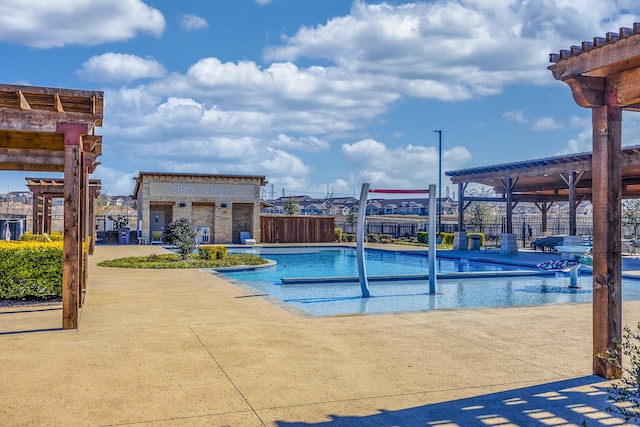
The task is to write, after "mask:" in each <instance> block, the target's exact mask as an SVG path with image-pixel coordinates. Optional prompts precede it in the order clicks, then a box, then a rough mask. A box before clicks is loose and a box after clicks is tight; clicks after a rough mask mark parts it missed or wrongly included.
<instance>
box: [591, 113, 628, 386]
mask: <svg viewBox="0 0 640 427" xmlns="http://www.w3.org/2000/svg"><path fill="white" fill-rule="evenodd" d="M592 120H593V200H592V203H593V354H594V356H593V373H594V374H596V375H599V376H601V377H603V378H620V376H621V375H622V372H621V371H620V369H619V368H618V367H616V366H614V365H613V364H611V363H607V362H606V361H605V360H602V359H601V358H600V357H598V356H597V355H598V354H606V353H607V349H609V348H615V347H616V342H620V340H621V338H622V336H621V335H622V306H621V302H622V252H621V244H622V241H621V233H620V230H621V225H622V222H621V208H622V203H621V198H622V177H621V170H620V150H621V148H622V136H621V133H622V132H621V129H622V110H621V109H620V108H619V107H612V106H608V105H604V106H602V107H598V108H595V109H594V110H593V111H592ZM617 361H618V362H619V363H620V362H622V356H621V355H619V356H618V360H617ZM619 363H618V364H619Z"/></svg>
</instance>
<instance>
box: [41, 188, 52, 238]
mask: <svg viewBox="0 0 640 427" xmlns="http://www.w3.org/2000/svg"><path fill="white" fill-rule="evenodd" d="M45 233H51V196H49V195H48V194H43V195H42V234H45Z"/></svg>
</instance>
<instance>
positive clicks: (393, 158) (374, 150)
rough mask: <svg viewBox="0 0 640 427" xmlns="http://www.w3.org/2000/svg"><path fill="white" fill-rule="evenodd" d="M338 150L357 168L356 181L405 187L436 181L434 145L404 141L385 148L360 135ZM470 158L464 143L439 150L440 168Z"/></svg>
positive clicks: (443, 168)
mask: <svg viewBox="0 0 640 427" xmlns="http://www.w3.org/2000/svg"><path fill="white" fill-rule="evenodd" d="M342 153H343V155H344V156H345V158H346V160H347V162H348V163H349V164H350V165H351V166H352V167H354V168H356V169H357V170H359V175H358V176H356V177H355V179H356V181H359V182H363V181H365V182H370V183H371V184H372V185H392V186H394V187H397V188H403V187H405V188H406V187H409V186H411V185H412V183H415V182H422V183H424V184H423V186H424V187H426V186H427V185H428V184H430V183H436V182H437V181H438V160H439V159H438V149H437V148H436V147H422V146H415V145H407V146H404V147H398V148H388V147H387V146H386V145H385V144H384V143H382V142H379V141H376V140H373V139H363V140H360V141H357V142H355V143H353V144H343V145H342ZM470 160H471V153H469V151H468V150H467V149H466V148H465V147H453V148H451V149H449V150H444V151H443V153H442V171H443V172H444V171H445V170H455V169H459V168H461V167H462V166H463V165H465V164H466V163H468V162H469V161H470Z"/></svg>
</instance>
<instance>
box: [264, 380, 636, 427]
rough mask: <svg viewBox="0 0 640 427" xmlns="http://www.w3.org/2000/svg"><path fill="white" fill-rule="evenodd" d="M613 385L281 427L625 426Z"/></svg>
mask: <svg viewBox="0 0 640 427" xmlns="http://www.w3.org/2000/svg"><path fill="white" fill-rule="evenodd" d="M607 385H608V383H606V382H603V380H602V378H600V377H597V376H586V377H579V378H573V379H569V380H564V381H558V382H553V383H548V384H542V385H537V386H532V387H525V388H520V389H514V390H508V391H504V392H499V393H492V394H486V395H482V396H476V397H472V398H467V399H460V400H453V401H449V402H443V403H436V404H433V405H425V406H418V407H415V408H408V409H402V410H397V411H387V410H384V409H381V410H380V412H379V413H378V414H374V415H367V416H338V415H328V418H330V421H324V422H319V423H304V422H285V421H277V422H276V425H277V426H279V427H302V426H332V427H334V426H372V427H373V426H376V427H379V426H403V427H409V426H411V427H413V426H437V427H467V426H487V425H490V426H501V427H506V426H509V427H513V426H538V425H539V426H545V425H546V426H550V425H552V426H564V427H569V426H596V425H597V426H603V425H615V426H620V425H632V424H625V423H624V418H623V417H621V416H619V415H617V414H615V413H611V412H609V411H607V410H606V408H607V407H609V406H610V403H609V402H608V397H609V393H608V392H607Z"/></svg>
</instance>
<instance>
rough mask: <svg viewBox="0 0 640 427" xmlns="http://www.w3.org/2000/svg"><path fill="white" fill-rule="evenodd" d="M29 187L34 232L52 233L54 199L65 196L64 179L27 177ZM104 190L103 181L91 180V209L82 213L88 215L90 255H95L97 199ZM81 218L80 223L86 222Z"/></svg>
mask: <svg viewBox="0 0 640 427" xmlns="http://www.w3.org/2000/svg"><path fill="white" fill-rule="evenodd" d="M26 180H27V188H29V190H30V191H31V193H32V194H33V200H32V211H33V223H32V231H33V233H34V234H43V233H51V214H52V212H51V205H52V200H53V199H60V198H62V199H63V198H64V180H63V179H57V178H26ZM101 190H102V181H100V180H99V179H90V180H89V211H88V212H85V211H82V212H81V213H80V214H81V215H88V216H89V217H88V219H86V221H88V224H89V228H88V230H87V231H86V233H85V234H86V237H88V238H90V244H89V251H88V253H89V255H93V252H94V250H95V240H96V221H95V200H96V198H97V197H98V196H99V195H100V191H101ZM86 221H85V220H84V219H83V218H81V220H80V223H81V224H84V223H85V222H86Z"/></svg>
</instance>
